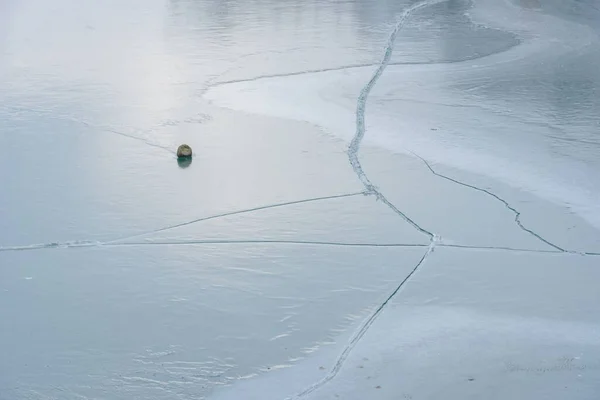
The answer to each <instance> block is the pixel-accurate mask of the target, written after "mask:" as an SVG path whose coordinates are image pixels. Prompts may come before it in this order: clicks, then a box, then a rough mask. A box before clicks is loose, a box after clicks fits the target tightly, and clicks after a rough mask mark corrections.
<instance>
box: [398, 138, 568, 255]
mask: <svg viewBox="0 0 600 400" xmlns="http://www.w3.org/2000/svg"><path fill="white" fill-rule="evenodd" d="M408 151H409V152H410V153H411V154H413V155H414V156H415V157H417V158H418V159H420V160H421V161H423V163H424V164H425V165H426V166H427V168H428V169H429V171H431V173H432V174H434V175H436V176H438V177H440V178H443V179H446V180H448V181H450V182H453V183H456V184H458V185H461V186H464V187H468V188H470V189H473V190H477V191H479V192H482V193H485V194H487V195H488V196H491V197H493V198H495V199H496V200H498V201H500V202H501V203H502V204H504V206H505V207H506V208H508V209H509V210H510V211H512V212H513V213H514V214H515V223H516V224H517V225H518V226H519V228H521V230H523V231H524V232H527V233H529V234H530V235H532V236H533V237H535V238H536V239H538V240H540V241H541V242H543V243H545V244H547V245H548V246H550V247H553V248H554V249H556V250H558V251H560V252H563V253H567V252H568V253H573V252H572V251H568V250H565V249H564V248H562V247H560V246H558V245H556V244H554V243H552V242H550V241H549V240H547V239H544V238H543V237H542V236H541V235H540V234H538V233H536V232H534V231H532V230H531V229H529V228H526V227H525V226H524V225H523V223H522V222H521V212H520V211H518V210H517V209H516V208H514V207H513V206H511V205H510V204H509V203H508V201H506V200H504V199H503V198H502V197H500V196H498V195H497V194H495V193H493V192H491V191H489V190H487V189H483V188H480V187H478V186H475V185H471V184H468V183H465V182H462V181H459V180H457V179H454V178H451V177H449V176H446V175H443V174H440V173H439V172H437V171H436V170H435V169H433V167H432V166H431V164H430V163H429V162H428V161H427V160H425V159H424V158H423V157H421V156H420V155H418V154H417V153H415V152H414V151H411V150H408Z"/></svg>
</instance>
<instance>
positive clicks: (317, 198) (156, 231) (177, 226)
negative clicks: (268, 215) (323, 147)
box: [104, 191, 371, 244]
mask: <svg viewBox="0 0 600 400" xmlns="http://www.w3.org/2000/svg"><path fill="white" fill-rule="evenodd" d="M370 194H371V193H370V192H369V191H362V192H354V193H346V194H337V195H333V196H322V197H312V198H308V199H302V200H292V201H286V202H283V203H275V204H268V205H265V206H258V207H253V208H247V209H244V210H237V211H230V212H226V213H222V214H215V215H210V216H208V217H201V218H196V219H193V220H191V221H186V222H182V223H179V224H175V225H169V226H166V227H163V228H159V229H155V230H153V231H148V232H144V233H139V234H136V235H131V236H126V237H123V238H119V239H115V240H111V241H108V242H104V244H112V243H116V242H120V241H123V240H128V239H135V238H138V237H142V236H147V235H152V234H154V233H159V232H165V231H168V230H171V229H175V228H180V227H182V226H187V225H192V224H195V223H198V222H203V221H209V220H211V219H217V218H223V217H228V216H231V215H239V214H246V213H251V212H255V211H260V210H268V209H271V208H278V207H285V206H291V205H295V204H303V203H311V202H316V201H323V200H333V199H341V198H345V197H354V196H359V195H363V196H368V195H370Z"/></svg>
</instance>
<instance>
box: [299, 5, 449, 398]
mask: <svg viewBox="0 0 600 400" xmlns="http://www.w3.org/2000/svg"><path fill="white" fill-rule="evenodd" d="M442 1H443V0H442ZM439 2H440V0H432V1H422V2H420V3H417V4H414V5H413V6H411V7H409V8H407V9H406V10H405V11H404V12H403V13H402V15H401V17H400V19H399V20H398V21H397V23H396V26H395V27H394V30H393V31H392V33H391V34H390V36H389V38H388V42H387V46H386V48H385V53H384V55H383V59H382V60H381V62H380V64H379V66H378V67H377V69H376V70H375V73H374V74H373V76H372V77H371V79H370V80H369V81H368V82H367V84H366V85H365V86H364V87H363V89H362V90H361V91H360V94H359V96H358V100H357V103H356V133H355V135H354V138H353V139H352V142H351V143H350V146H349V148H348V159H349V161H350V165H351V166H352V169H353V170H354V172H355V173H356V175H357V176H358V178H359V179H360V181H361V182H362V184H363V185H364V187H365V189H367V191H369V192H371V193H374V194H375V195H376V197H377V199H379V200H381V201H382V202H383V203H384V204H386V205H387V206H388V207H389V208H390V209H391V210H392V211H394V212H395V213H396V214H397V215H399V216H400V217H402V218H403V219H404V220H405V221H406V222H408V223H409V224H410V225H412V226H413V228H415V229H416V230H418V231H419V232H421V233H423V234H425V235H427V236H428V237H429V240H430V244H429V247H428V249H427V252H426V253H425V254H424V255H423V257H422V258H421V260H419V262H418V263H417V265H416V266H415V267H414V268H413V270H412V271H411V272H410V273H409V274H408V275H407V276H406V277H405V278H404V280H403V281H402V282H400V284H399V285H398V286H397V287H396V289H395V290H394V291H393V292H392V293H391V294H390V295H389V296H388V297H387V298H386V300H385V301H384V302H383V303H381V304H380V305H379V307H378V308H377V309H376V310H375V312H374V313H372V314H371V316H370V317H369V318H368V319H367V320H366V321H365V322H364V323H363V325H362V327H361V328H360V329H359V330H358V332H357V333H356V334H355V335H354V337H353V338H352V339H351V340H350V342H349V343H348V344H347V345H346V346H345V348H344V350H343V351H342V354H340V356H339V357H338V359H337V361H336V363H335V365H334V366H333V368H332V369H331V370H330V371H329V373H328V374H327V375H326V376H325V377H324V378H322V379H321V380H319V381H318V382H316V383H314V384H313V385H311V386H309V387H308V388H307V389H305V390H303V391H301V392H300V393H298V394H296V395H295V396H293V397H294V398H301V397H304V396H306V395H307V394H310V393H312V392H314V391H315V390H317V389H319V388H320V387H322V386H323V385H325V384H327V383H328V382H329V381H331V380H332V379H333V378H335V377H336V375H337V374H338V373H339V371H340V370H341V369H342V366H343V365H344V362H345V361H346V359H347V358H348V356H349V355H350V353H351V352H352V350H353V349H354V347H355V346H356V344H357V343H358V342H359V341H360V339H362V337H363V336H364V335H365V333H366V332H367V331H368V330H369V328H370V327H371V325H372V324H373V322H374V321H375V320H376V319H377V317H378V316H379V315H380V314H381V312H382V311H383V309H384V308H385V306H386V305H387V304H388V303H389V302H390V301H391V299H392V298H393V297H394V296H395V295H396V294H397V293H398V292H399V291H400V289H401V288H402V287H403V286H404V284H405V283H406V282H408V281H409V280H410V278H411V277H412V276H413V275H414V273H415V272H416V271H417V270H418V269H419V267H420V266H421V265H422V264H423V262H424V261H425V259H426V258H427V257H428V256H429V254H431V253H432V252H433V251H434V249H435V246H436V243H437V242H438V241H439V237H438V236H437V235H435V234H433V233H432V232H430V231H428V230H426V229H424V228H423V227H421V226H420V225H419V224H417V223H416V222H415V221H413V220H412V219H411V218H410V217H408V216H407V215H406V214H404V213H403V212H402V211H400V210H399V209H398V208H397V207H396V206H394V205H393V204H392V203H391V202H390V201H389V200H388V199H387V198H386V197H385V196H384V195H383V194H382V193H381V192H380V191H379V190H378V189H377V188H376V187H375V185H373V183H372V182H371V180H370V179H369V177H368V176H367V175H366V174H365V172H364V171H363V168H362V165H361V163H360V160H359V159H358V151H359V149H360V143H361V141H362V139H363V137H364V135H365V111H366V104H367V98H368V96H369V93H370V92H371V90H372V89H373V87H374V86H375V84H376V83H377V81H378V79H379V77H380V76H381V74H382V73H383V71H384V70H385V68H386V66H387V65H388V63H389V61H390V58H391V56H392V52H393V51H394V43H395V41H396V37H397V35H398V32H399V31H400V29H401V28H402V27H403V26H404V23H405V22H406V20H407V18H408V17H409V16H410V15H411V14H412V13H413V12H414V11H416V10H418V9H420V8H423V7H427V6H430V5H433V4H436V3H439Z"/></svg>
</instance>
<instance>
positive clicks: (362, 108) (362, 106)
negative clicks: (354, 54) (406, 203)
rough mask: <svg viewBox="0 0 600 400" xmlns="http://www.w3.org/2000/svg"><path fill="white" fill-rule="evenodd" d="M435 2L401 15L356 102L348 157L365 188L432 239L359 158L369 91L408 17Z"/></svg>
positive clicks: (424, 4) (410, 9)
mask: <svg viewBox="0 0 600 400" xmlns="http://www.w3.org/2000/svg"><path fill="white" fill-rule="evenodd" d="M435 3H437V1H436V2H422V3H418V4H416V5H414V6H412V7H410V8H409V9H407V10H406V11H405V12H404V13H403V14H402V16H401V17H400V20H399V21H398V23H397V24H396V26H395V28H394V30H393V31H392V34H391V35H390V37H389V39H388V43H387V46H386V49H385V53H384V56H383V59H382V60H381V63H380V64H379V66H378V67H377V69H376V70H375V73H374V74H373V76H372V77H371V79H370V80H369V82H367V84H366V85H365V86H364V87H363V89H362V90H361V91H360V94H359V96H358V100H357V103H356V133H355V135H354V138H352V142H350V146H349V148H348V159H349V160H350V165H352V169H353V170H354V172H355V173H356V175H357V176H358V178H359V179H360V181H361V182H362V184H363V185H364V187H365V189H367V190H368V191H369V192H372V193H374V194H375V196H376V197H377V199H378V200H381V201H382V202H383V203H384V204H385V205H387V206H388V207H389V208H390V209H392V211H394V212H395V213H396V214H398V215H399V216H401V217H402V218H403V219H404V220H405V221H406V222H408V223H409V224H410V225H412V226H413V227H414V228H415V229H416V230H418V231H419V232H421V233H423V234H425V235H427V236H429V238H430V239H431V240H434V239H435V240H437V236H436V235H434V234H433V233H432V232H430V231H428V230H426V229H424V228H423V227H421V226H420V225H419V224H417V223H416V222H415V221H413V220H412V219H411V218H410V217H408V216H407V215H406V214H405V213H403V212H402V211H400V210H399V209H398V208H397V207H396V206H394V205H393V204H392V203H391V202H390V201H389V200H388V199H387V198H386V197H385V196H384V195H383V194H382V193H381V192H380V191H379V190H378V189H377V188H376V187H375V185H373V183H372V182H371V180H370V179H369V177H368V176H367V175H366V174H365V172H364V170H363V168H362V165H361V163H360V160H359V158H358V151H359V149H360V144H361V142H362V139H363V137H364V136H365V130H366V129H365V112H366V107H367V99H368V97H369V93H370V92H371V90H372V89H373V87H375V84H376V83H377V81H378V80H379V77H380V76H381V74H382V73H383V71H384V70H385V68H386V67H387V65H388V63H389V61H390V58H391V56H392V53H393V50H394V49H393V47H394V42H395V41H396V37H397V35H398V32H399V31H400V28H402V26H403V25H404V23H405V21H406V19H407V18H408V17H409V16H410V15H411V14H412V13H413V12H414V11H416V10H418V9H419V8H422V7H425V6H428V5H431V4H435Z"/></svg>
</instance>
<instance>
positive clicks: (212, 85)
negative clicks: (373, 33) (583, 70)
mask: <svg viewBox="0 0 600 400" xmlns="http://www.w3.org/2000/svg"><path fill="white" fill-rule="evenodd" d="M441 1H444V0H439V1H438V2H441ZM432 4H435V3H432ZM510 49H511V48H508V49H505V50H502V51H500V52H498V53H493V54H488V55H484V56H472V57H468V58H465V59H462V60H446V61H424V62H419V61H415V62H411V61H408V62H388V63H387V64H386V65H392V66H402V65H406V66H411V65H445V64H461V63H468V62H470V61H476V60H481V59H485V58H487V57H491V56H495V55H497V54H500V53H503V52H505V51H508V50H510ZM376 65H377V66H379V65H381V64H380V63H361V64H348V65H342V66H339V67H330V68H315V69H307V70H303V71H293V72H285V73H280V74H265V75H259V76H254V77H251V78H242V79H230V80H225V81H217V82H214V83H212V82H211V80H209V81H208V85H207V86H206V88H205V89H204V90H203V93H205V92H207V91H208V90H210V89H212V88H215V87H219V86H224V85H231V84H236V83H245V82H255V81H259V80H263V79H274V78H287V77H290V76H299V75H310V74H320V73H324V72H334V71H344V70H350V69H358V68H368V67H374V66H376ZM227 72H229V70H228V71H225V73H227ZM225 73H223V74H221V75H225ZM214 80H215V79H214V78H213V79H212V81H214Z"/></svg>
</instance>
